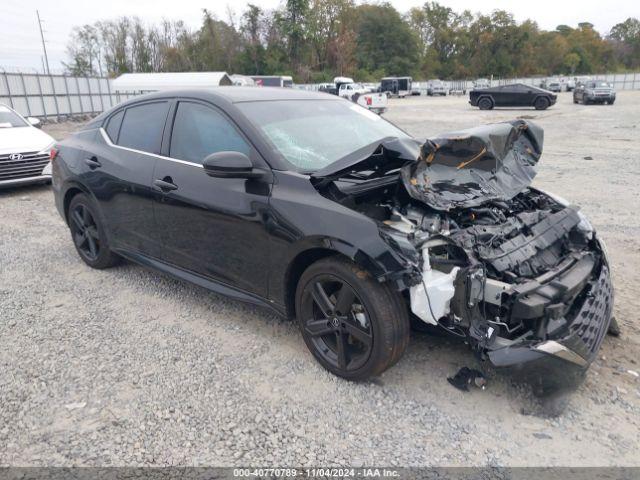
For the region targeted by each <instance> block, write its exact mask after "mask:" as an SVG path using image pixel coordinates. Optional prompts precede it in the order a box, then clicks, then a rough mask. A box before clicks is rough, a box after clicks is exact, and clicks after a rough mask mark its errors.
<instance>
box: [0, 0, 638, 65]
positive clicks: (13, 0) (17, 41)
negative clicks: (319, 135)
mask: <svg viewBox="0 0 640 480" xmlns="http://www.w3.org/2000/svg"><path fill="white" fill-rule="evenodd" d="M281 1H282V0H252V2H251V3H255V4H257V5H260V6H261V7H263V8H265V9H270V8H275V7H277V6H278V5H279V4H280V3H281ZM358 3H361V2H359V1H358ZM390 3H392V4H393V5H394V6H395V7H396V8H397V9H398V10H399V11H400V12H401V13H404V12H406V11H407V10H409V9H410V8H411V7H413V6H419V5H421V4H423V3H424V0H390ZM440 3H441V4H443V5H447V6H449V7H451V8H453V9H454V10H456V11H462V10H464V9H469V10H471V11H474V12H476V11H481V12H483V13H489V12H491V11H492V10H495V9H504V10H508V11H510V12H512V13H513V14H514V15H515V17H516V20H517V21H522V20H525V19H527V18H530V19H532V20H535V21H537V22H538V24H539V25H540V27H541V28H543V29H547V30H550V29H555V27H556V26H557V25H560V24H566V25H570V26H576V25H577V24H578V23H579V22H583V21H588V22H591V23H593V24H594V25H595V27H596V29H597V30H598V31H600V32H601V33H606V32H608V31H609V30H610V29H611V27H612V26H613V25H615V24H616V23H619V22H621V21H624V20H625V19H626V18H628V17H631V16H636V17H637V16H640V6H639V5H640V3H638V1H637V0H606V1H603V0H582V1H579V2H572V1H562V0H560V1H558V0H524V1H516V2H513V1H506V0H484V1H477V0H475V1H474V0H442V1H440ZM227 5H232V7H231V9H232V10H233V11H235V14H236V15H239V14H240V13H241V12H242V10H243V8H242V6H243V5H244V3H243V2H238V1H237V0H236V1H228V2H227V1H226V0H222V1H220V0H218V1H208V2H207V1H202V0H180V1H175V0H156V1H153V0H2V1H1V2H0V68H2V67H5V68H7V69H10V68H11V69H13V68H19V69H23V70H25V69H38V70H42V43H41V40H40V33H39V31H38V23H37V19H36V9H37V10H39V11H40V17H41V19H42V20H43V26H44V30H45V40H46V41H47V53H48V55H49V64H50V66H51V69H52V70H61V69H62V64H61V62H62V61H64V60H65V59H66V54H65V49H66V45H67V41H68V38H69V32H70V31H71V29H72V28H73V27H74V26H76V25H83V24H86V23H93V22H94V21H96V20H104V19H111V18H116V17H119V16H133V15H137V16H139V17H140V18H142V19H143V20H144V21H146V22H149V23H155V22H159V21H160V20H161V19H162V18H167V19H171V20H179V19H180V20H184V21H185V22H186V23H187V25H189V26H190V27H192V28H194V29H195V28H197V27H198V26H199V25H200V20H201V15H202V9H203V8H207V9H209V10H211V11H213V12H214V13H215V14H216V15H217V16H218V17H219V18H222V19H226V18H227Z"/></svg>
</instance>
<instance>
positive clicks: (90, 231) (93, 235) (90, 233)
mask: <svg viewBox="0 0 640 480" xmlns="http://www.w3.org/2000/svg"><path fill="white" fill-rule="evenodd" d="M87 235H88V236H89V237H91V238H93V239H95V240H98V239H99V238H100V237H99V236H98V229H97V228H96V227H87Z"/></svg>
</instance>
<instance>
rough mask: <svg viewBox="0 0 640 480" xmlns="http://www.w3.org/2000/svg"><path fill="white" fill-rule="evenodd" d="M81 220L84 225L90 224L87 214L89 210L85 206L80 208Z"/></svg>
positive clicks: (88, 214)
mask: <svg viewBox="0 0 640 480" xmlns="http://www.w3.org/2000/svg"><path fill="white" fill-rule="evenodd" d="M82 220H83V222H84V224H85V225H89V224H90V223H91V213H89V209H88V208H87V207H85V206H82Z"/></svg>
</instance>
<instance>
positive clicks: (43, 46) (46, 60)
mask: <svg viewBox="0 0 640 480" xmlns="http://www.w3.org/2000/svg"><path fill="white" fill-rule="evenodd" d="M36 16H37V17H38V28H40V38H41V39H42V50H43V51H44V61H45V64H46V65H47V75H51V72H50V71H49V57H47V46H46V45H45V42H44V33H42V20H40V12H38V10H36Z"/></svg>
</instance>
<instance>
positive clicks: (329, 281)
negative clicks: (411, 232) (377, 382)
mask: <svg viewBox="0 0 640 480" xmlns="http://www.w3.org/2000/svg"><path fill="white" fill-rule="evenodd" d="M296 312H297V317H298V322H299V324H300V329H301V331H302V336H303V338H304V340H305V343H306V344H307V347H308V348H309V350H311V353H312V354H313V355H314V356H315V357H316V359H317V360H318V361H319V362H320V364H321V365H322V366H323V367H325V368H326V369H327V370H329V371H330V372H332V373H334V374H336V375H338V376H341V377H344V378H347V379H350V380H361V379H364V378H368V377H370V376H372V375H378V374H380V373H382V372H383V371H384V370H386V369H387V368H389V367H390V366H391V365H393V364H395V363H396V362H397V361H398V359H399V358H400V356H401V355H402V353H403V352H404V350H405V348H406V346H407V344H408V341H409V318H408V312H407V308H406V304H405V303H404V301H403V299H402V298H401V297H400V295H399V294H398V292H395V291H393V290H392V289H391V288H390V287H389V286H388V285H385V284H380V283H379V282H377V281H375V280H374V279H373V278H372V277H371V276H370V275H369V274H368V273H366V272H365V271H363V270H361V269H359V268H358V267H357V266H356V265H355V264H353V263H352V262H350V261H348V260H346V259H344V258H341V257H331V258H328V259H325V260H320V261H319V262H317V263H315V264H313V265H311V267H309V268H308V269H307V270H306V271H305V272H304V274H303V275H302V277H301V278H300V282H299V284H298V289H297V292H296Z"/></svg>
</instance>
